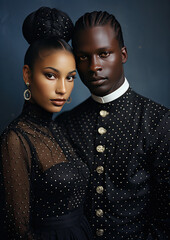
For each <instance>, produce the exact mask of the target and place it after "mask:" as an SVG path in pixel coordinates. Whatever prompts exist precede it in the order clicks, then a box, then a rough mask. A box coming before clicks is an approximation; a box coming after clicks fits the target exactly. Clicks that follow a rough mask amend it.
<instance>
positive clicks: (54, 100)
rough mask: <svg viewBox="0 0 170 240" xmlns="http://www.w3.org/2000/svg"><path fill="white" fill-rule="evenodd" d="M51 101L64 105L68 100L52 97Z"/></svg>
mask: <svg viewBox="0 0 170 240" xmlns="http://www.w3.org/2000/svg"><path fill="white" fill-rule="evenodd" d="M51 102H52V104H53V105H55V106H62V105H64V103H65V102H66V99H51Z"/></svg>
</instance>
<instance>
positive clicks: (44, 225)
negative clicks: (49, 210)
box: [32, 208, 85, 230]
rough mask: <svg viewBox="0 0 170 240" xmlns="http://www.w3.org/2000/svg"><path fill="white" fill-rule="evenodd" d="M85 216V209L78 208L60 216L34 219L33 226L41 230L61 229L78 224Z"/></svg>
mask: <svg viewBox="0 0 170 240" xmlns="http://www.w3.org/2000/svg"><path fill="white" fill-rule="evenodd" d="M83 217H85V216H84V214H83V209H82V208H81V209H76V210H75V211H73V212H70V213H68V214H65V215H62V216H59V217H48V218H44V219H43V220H42V219H34V220H33V224H32V227H33V228H34V229H36V230H37V229H39V230H44V229H46V230H53V229H55V230H59V229H61V228H68V227H71V226H73V225H78V224H79V223H80V222H81V221H80V220H81V218H83Z"/></svg>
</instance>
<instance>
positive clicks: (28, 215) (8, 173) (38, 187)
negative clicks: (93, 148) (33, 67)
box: [0, 102, 91, 240]
mask: <svg viewBox="0 0 170 240" xmlns="http://www.w3.org/2000/svg"><path fill="white" fill-rule="evenodd" d="M51 117H52V114H51V113H48V112H46V111H45V110H43V109H42V108H41V107H39V106H38V105H36V104H32V103H29V102H26V103H25V105H24V108H23V111H22V113H21V115H20V116H19V117H18V118H17V119H16V120H14V121H13V122H12V123H11V124H10V125H9V126H8V128H7V129H6V130H5V131H4V133H3V134H2V136H1V142H0V143H1V155H0V156H1V168H0V172H1V178H2V181H3V184H2V188H1V197H3V199H2V200H3V203H4V207H5V211H4V212H1V216H2V214H4V218H5V222H6V223H5V227H6V231H7V232H8V233H7V235H8V237H7V236H6V237H4V238H3V240H5V239H10V240H14V239H24V240H25V239H36V240H37V239H41V240H51V239H52V240H54V239H55V240H91V234H90V228H89V225H88V222H87V219H86V218H85V216H84V215H83V210H82V208H83V203H84V199H85V193H86V190H87V185H88V181H89V175H90V174H89V170H88V168H87V166H86V165H85V164H84V163H83V162H82V161H81V159H80V158H78V157H77V155H76V154H75V152H74V150H73V149H72V147H71V145H70V144H69V143H68V141H67V140H66V139H65V138H64V137H63V134H62V132H60V130H59V128H58V126H57V125H56V124H54V122H53V121H52V119H51ZM2 191H3V194H2ZM4 197H5V199H4Z"/></svg>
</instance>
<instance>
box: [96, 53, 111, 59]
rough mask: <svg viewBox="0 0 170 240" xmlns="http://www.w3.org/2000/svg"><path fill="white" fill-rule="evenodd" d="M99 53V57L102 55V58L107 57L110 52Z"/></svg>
mask: <svg viewBox="0 0 170 240" xmlns="http://www.w3.org/2000/svg"><path fill="white" fill-rule="evenodd" d="M99 55H100V57H103V58H105V57H109V56H110V52H102V53H100V54H99Z"/></svg>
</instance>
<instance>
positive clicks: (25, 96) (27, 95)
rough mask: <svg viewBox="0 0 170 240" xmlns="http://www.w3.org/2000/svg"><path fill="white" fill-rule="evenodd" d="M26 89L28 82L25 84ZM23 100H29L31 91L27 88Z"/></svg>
mask: <svg viewBox="0 0 170 240" xmlns="http://www.w3.org/2000/svg"><path fill="white" fill-rule="evenodd" d="M26 85H27V87H29V85H30V84H29V82H27V83H26ZM24 99H25V100H26V101H28V100H30V99H31V91H30V90H29V89H28V88H27V89H26V90H25V91H24Z"/></svg>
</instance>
